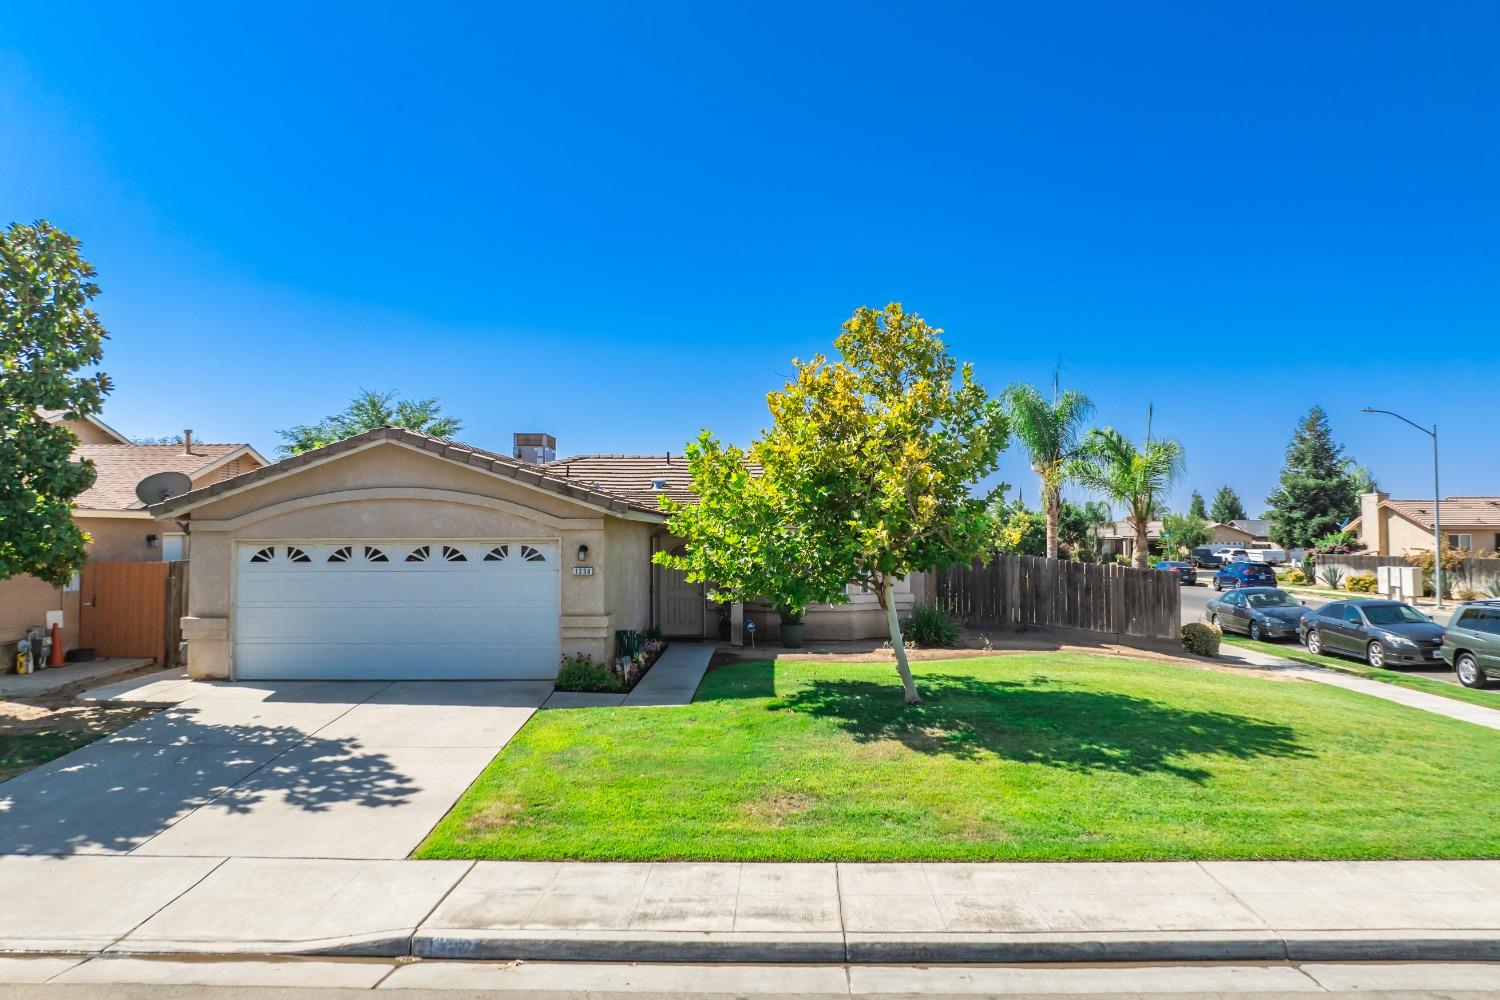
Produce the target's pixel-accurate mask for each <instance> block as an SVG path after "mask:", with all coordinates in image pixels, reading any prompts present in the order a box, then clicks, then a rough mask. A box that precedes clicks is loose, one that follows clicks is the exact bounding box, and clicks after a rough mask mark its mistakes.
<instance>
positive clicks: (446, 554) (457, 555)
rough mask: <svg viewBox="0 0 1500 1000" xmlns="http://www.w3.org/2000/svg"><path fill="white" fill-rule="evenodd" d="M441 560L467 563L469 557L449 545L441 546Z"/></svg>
mask: <svg viewBox="0 0 1500 1000" xmlns="http://www.w3.org/2000/svg"><path fill="white" fill-rule="evenodd" d="M443 558H444V559H446V560H448V561H449V562H468V561H469V557H468V556H466V555H464V554H463V553H462V552H460V551H459V550H458V549H455V548H454V547H453V546H451V545H444V546H443Z"/></svg>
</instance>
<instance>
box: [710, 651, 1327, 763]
mask: <svg viewBox="0 0 1500 1000" xmlns="http://www.w3.org/2000/svg"><path fill="white" fill-rule="evenodd" d="M747 681H748V682H749V683H751V684H754V683H756V682H755V681H754V679H750V678H747ZM920 684H921V688H922V697H923V700H924V703H923V704H921V705H904V704H902V702H901V697H900V689H899V688H898V687H896V686H895V685H894V684H890V683H874V682H868V681H847V680H815V681H813V682H811V683H810V684H808V685H806V686H805V687H802V688H799V689H798V690H797V691H794V692H792V693H790V694H788V695H785V696H783V697H781V698H779V699H776V700H775V701H773V702H772V703H771V704H770V705H769V706H768V709H769V710H771V711H786V710H788V709H790V710H792V711H795V712H800V713H803V714H806V715H810V716H814V717H817V718H821V719H828V720H831V721H833V722H835V723H837V724H838V725H839V726H840V727H841V728H842V729H844V730H845V731H846V732H848V733H850V734H851V735H853V737H854V738H855V739H856V740H859V741H860V742H869V743H873V742H878V741H887V740H896V741H899V742H900V743H902V744H904V745H905V746H907V747H909V748H911V749H912V750H916V751H918V752H920V753H924V754H941V755H946V756H951V757H955V758H957V759H960V760H980V759H984V758H986V757H988V756H991V755H992V756H995V757H1001V758H1004V759H1006V760H1013V761H1018V762H1020V763H1025V764H1042V765H1046V766H1048V767H1059V768H1066V769H1069V770H1074V771H1091V772H1099V771H1114V772H1117V773H1121V774H1147V773H1153V772H1160V773H1167V774H1172V775H1176V776H1177V777H1180V778H1185V779H1187V780H1189V781H1194V782H1203V781H1205V780H1207V779H1208V778H1210V777H1212V773H1211V772H1210V771H1208V770H1206V769H1205V768H1203V767H1201V766H1198V765H1197V764H1192V763H1185V762H1184V761H1185V760H1186V759H1189V758H1194V757H1209V758H1212V757H1225V758H1233V759H1240V760H1247V759H1252V758H1256V757H1311V756H1314V755H1313V754H1312V752H1311V751H1309V750H1308V749H1307V748H1306V747H1304V746H1303V745H1302V744H1301V743H1300V742H1299V741H1298V738H1297V732H1296V730H1294V729H1292V728H1291V727H1289V726H1285V725H1281V724H1279V723H1274V722H1267V721H1265V720H1262V719H1254V718H1251V717H1249V716H1244V715H1236V714H1232V713H1227V712H1211V711H1201V710H1197V709H1187V708H1180V707H1177V706H1174V705H1168V704H1165V703H1163V702H1159V701H1153V700H1151V699H1147V698H1138V697H1134V696H1132V695H1126V694H1118V693H1114V692H1107V691H1079V690H1076V689H1070V688H1066V687H1063V686H1061V685H1059V684H1056V683H1054V682H1052V681H1050V680H1048V679H1047V678H1045V677H1037V678H1033V679H1031V680H1028V681H994V680H980V679H978V678H975V677H971V676H964V675H954V674H924V675H923V676H922V677H921V678H920ZM738 697H748V695H743V694H742V695H738Z"/></svg>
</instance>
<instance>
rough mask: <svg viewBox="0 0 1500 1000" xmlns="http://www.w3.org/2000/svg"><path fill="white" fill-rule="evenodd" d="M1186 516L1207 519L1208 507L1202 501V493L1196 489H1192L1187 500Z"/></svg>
mask: <svg viewBox="0 0 1500 1000" xmlns="http://www.w3.org/2000/svg"><path fill="white" fill-rule="evenodd" d="M1188 517H1197V518H1201V519H1203V520H1205V521H1207V520H1208V507H1207V506H1206V505H1204V503H1203V494H1202V493H1199V492H1198V491H1197V490H1194V491H1193V497H1192V499H1191V500H1189V501H1188Z"/></svg>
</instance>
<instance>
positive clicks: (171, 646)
mask: <svg viewBox="0 0 1500 1000" xmlns="http://www.w3.org/2000/svg"><path fill="white" fill-rule="evenodd" d="M187 565H188V564H187V563H185V562H172V563H165V562H98V563H95V562H91V563H87V564H85V565H84V567H83V573H82V576H81V579H80V582H79V590H80V594H79V598H80V600H79V604H80V609H79V619H78V624H79V634H78V643H79V645H80V646H84V647H87V648H89V649H92V650H93V651H94V655H95V656H149V657H151V658H152V659H154V660H155V661H156V662H157V663H160V664H163V665H164V666H175V665H176V662H177V641H178V620H179V619H180V618H181V616H182V614H183V607H184V605H185V603H186V593H187Z"/></svg>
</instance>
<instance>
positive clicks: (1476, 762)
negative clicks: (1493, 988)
mask: <svg viewBox="0 0 1500 1000" xmlns="http://www.w3.org/2000/svg"><path fill="white" fill-rule="evenodd" d="M913 669H914V670H915V671H916V673H917V680H918V683H919V685H920V686H921V688H922V690H923V692H924V694H925V696H926V699H927V702H926V704H925V705H923V706H921V707H915V708H907V707H904V706H903V705H902V704H901V697H900V694H901V692H900V687H899V684H898V682H897V679H896V675H895V671H894V669H893V668H892V667H890V666H889V665H885V664H867V663H861V664H828V663H807V662H790V661H781V662H776V663H772V662H769V661H757V662H749V663H739V664H734V665H731V666H726V667H722V668H719V669H717V670H714V671H712V672H711V673H709V675H708V676H707V677H706V678H705V679H704V683H703V686H702V687H701V688H700V690H699V692H698V697H697V700H696V701H694V703H693V704H692V705H689V706H685V707H682V708H664V709H638V708H615V709H575V710H560V711H546V712H539V713H538V714H537V715H536V716H535V717H534V718H533V719H532V720H531V722H529V723H528V724H527V725H526V727H525V728H524V729H522V730H521V732H520V733H519V734H518V735H517V737H516V738H515V739H514V740H513V741H512V742H511V744H510V746H509V747H507V748H506V749H505V750H504V751H503V752H502V753H501V754H500V755H499V756H497V757H496V758H495V760H494V761H493V762H492V763H491V764H490V766H489V768H488V769H487V770H486V771H485V772H484V774H482V775H481V776H480V778H479V779H478V780H477V781H476V782H475V783H474V785H473V786H472V787H471V788H470V789H469V791H468V793H467V794H466V795H465V796H464V797H463V798H462V799H461V800H460V801H459V802H458V804H457V805H456V806H455V807H454V808H453V810H452V811H451V812H450V813H449V814H448V816H447V817H446V818H444V820H443V821H442V822H441V823H440V824H439V825H438V826H437V828H436V829H434V830H433V832H432V833H431V834H430V835H429V836H428V838H427V840H426V841H425V842H424V843H423V844H422V846H421V847H420V848H418V850H417V852H416V856H417V857H421V858H507V859H529V860H540V859H561V858H579V859H621V860H648V859H649V860H657V859H714V860H747V861H748V860H799V861H801V860H805V861H811V860H834V859H839V860H891V861H895V860H918V859H924V860H1008V859H1026V860H1031V859H1036V860H1043V859H1045V860H1093V859H1106V858H1111V859H1171V858H1418V857H1442V858H1463V857H1487V858H1496V857H1500V789H1497V787H1496V785H1495V783H1494V781H1493V780H1492V779H1493V776H1494V775H1496V774H1500V733H1496V732H1493V731H1490V730H1486V729H1482V728H1480V727H1477V726H1472V725H1469V724H1467V723H1462V722H1457V721H1454V720H1451V719H1445V718H1442V717H1439V716H1434V715H1431V714H1428V713H1424V712H1419V711H1416V710H1414V709H1408V708H1403V707H1401V706H1398V705H1394V704H1391V703H1389V702H1385V701H1381V700H1379V699H1376V698H1370V697H1367V696H1364V695H1360V694H1357V693H1354V692H1349V691H1344V690H1341V689H1337V688H1332V687H1328V686H1326V685H1319V684H1312V683H1307V682H1301V681H1275V680H1269V679H1261V678H1256V677H1247V676H1243V675H1239V674H1230V673H1224V672H1218V671H1210V670H1194V669H1190V668H1186V667H1174V666H1169V665H1164V664H1155V663H1146V662H1142V661H1135V660H1121V659H1112V658H1108V657H1100V656H1088V655H1076V654H1055V653H1048V654H1036V655H1024V656H1004V657H987V658H979V659H965V660H940V661H927V662H922V663H916V664H913Z"/></svg>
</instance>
